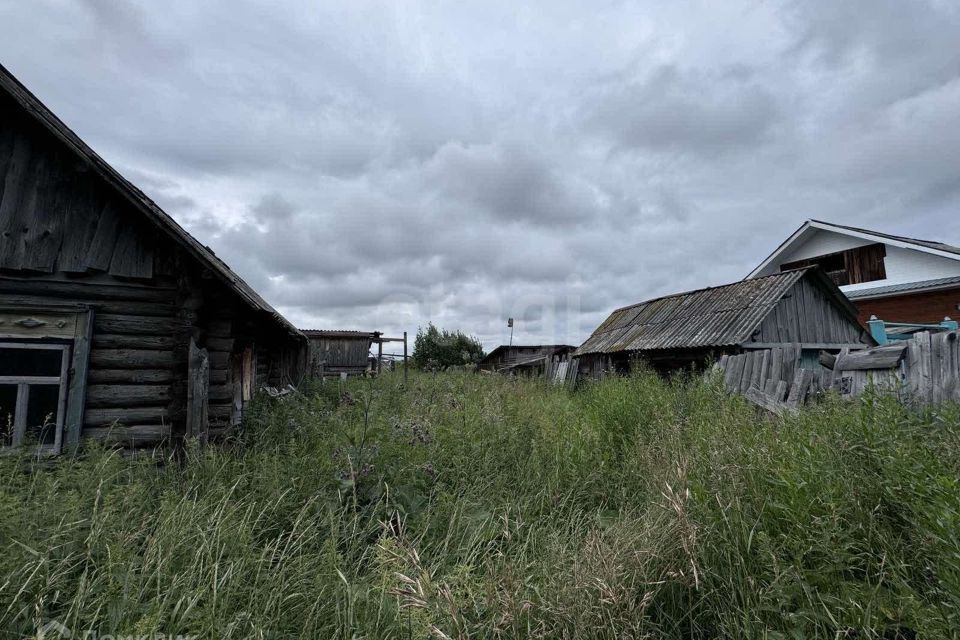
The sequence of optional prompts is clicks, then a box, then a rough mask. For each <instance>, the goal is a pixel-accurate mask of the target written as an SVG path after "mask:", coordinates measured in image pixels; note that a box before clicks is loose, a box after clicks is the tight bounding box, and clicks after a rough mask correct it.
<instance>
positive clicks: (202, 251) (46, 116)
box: [0, 64, 302, 337]
mask: <svg viewBox="0 0 960 640" xmlns="http://www.w3.org/2000/svg"><path fill="white" fill-rule="evenodd" d="M0 89H2V90H3V92H4V93H6V94H7V95H9V96H10V98H11V99H12V100H13V101H14V103H16V104H18V105H20V107H21V108H22V109H23V110H24V111H25V112H27V114H28V115H29V116H30V117H32V118H33V119H34V120H36V121H37V122H38V123H39V124H40V126H42V127H43V128H45V129H47V131H48V132H49V133H51V134H53V136H54V137H55V138H57V139H58V140H59V141H60V142H61V143H62V144H63V145H65V146H66V147H68V148H69V149H70V150H71V151H73V152H74V153H76V154H77V155H78V156H80V157H81V159H83V160H84V161H85V162H87V163H88V164H90V165H91V166H92V168H93V170H94V172H95V173H97V174H98V175H99V176H100V178H102V179H103V180H104V181H105V182H106V183H107V185H108V186H109V187H110V188H112V189H114V190H116V191H117V192H119V194H120V195H121V197H123V198H125V199H126V200H127V201H128V202H130V204H132V205H133V206H134V207H135V208H136V209H138V210H139V211H140V212H141V214H143V215H144V217H146V218H147V219H149V220H150V221H152V222H153V223H154V224H156V225H157V226H159V227H160V229H161V230H162V231H164V232H166V233H168V234H169V235H170V236H171V237H172V239H173V240H174V241H176V242H179V243H180V244H181V245H182V246H183V247H184V248H185V249H186V250H187V252H188V253H190V254H192V255H193V257H194V258H195V259H196V260H198V261H199V262H200V263H201V264H204V265H205V266H207V267H209V268H211V270H212V271H214V272H215V273H216V274H217V275H219V276H220V278H221V279H222V280H223V281H224V283H225V284H226V285H227V286H228V288H230V289H231V290H232V291H233V292H234V293H236V294H237V295H238V296H239V297H240V298H241V299H242V300H243V301H244V302H246V304H247V305H248V306H249V307H252V308H254V309H256V310H258V311H263V312H265V313H267V314H268V315H270V317H271V318H273V319H274V320H275V321H276V322H277V323H278V324H280V325H281V326H283V327H284V328H285V329H286V330H287V331H289V332H290V333H291V334H292V335H295V336H300V337H302V334H300V331H299V330H298V329H297V328H296V327H295V326H294V325H293V324H292V323H291V322H290V321H289V320H287V319H286V318H284V317H283V315H281V314H280V312H279V311H277V310H276V309H274V308H273V307H272V306H271V305H270V303H268V302H267V301H266V300H265V299H264V298H263V297H262V296H261V295H260V294H259V293H258V292H257V291H256V290H255V289H254V288H253V287H251V286H250V285H249V284H248V283H247V282H246V281H245V280H244V279H243V278H242V277H240V275H239V274H237V273H236V272H235V271H233V270H232V269H231V268H230V267H229V266H228V265H227V263H226V262H224V261H223V260H222V259H221V258H220V257H219V256H217V255H216V254H215V253H214V252H213V250H212V249H211V248H210V247H208V246H207V245H205V244H203V243H201V242H200V241H199V240H197V239H196V238H195V237H193V235H191V234H190V233H189V232H188V231H187V230H186V229H184V228H183V227H182V226H181V225H180V223H178V222H177V221H176V220H175V219H174V218H173V217H172V216H171V215H170V214H169V213H167V212H166V211H164V210H163V209H161V208H160V206H159V205H158V204H157V203H156V202H154V201H153V200H152V199H151V198H150V197H149V196H147V195H146V194H145V193H144V192H143V190H142V189H140V188H139V187H137V186H136V185H135V184H133V183H132V182H130V180H128V179H127V178H125V177H124V176H123V175H122V174H121V173H120V172H119V171H117V170H116V169H115V168H114V167H113V166H112V165H111V164H110V163H108V162H107V161H106V160H104V159H103V158H102V157H101V156H100V154H98V153H97V152H96V151H94V150H93V148H91V147H90V145H88V144H87V143H86V142H84V141H83V139H82V138H81V137H80V136H79V135H77V134H76V132H74V131H73V129H71V128H70V127H69V126H67V124H66V123H65V122H64V121H63V120H61V119H60V117H59V116H57V114H55V113H54V112H53V111H52V110H51V109H50V108H49V107H47V106H46V105H45V104H44V103H43V102H42V101H41V100H40V98H38V97H37V96H36V95H34V93H33V92H32V91H30V89H28V88H27V87H26V86H25V85H24V84H23V83H22V82H20V80H18V79H17V77H16V76H14V75H13V74H12V73H11V72H10V71H9V70H8V69H7V68H6V67H5V66H3V65H2V64H0Z"/></svg>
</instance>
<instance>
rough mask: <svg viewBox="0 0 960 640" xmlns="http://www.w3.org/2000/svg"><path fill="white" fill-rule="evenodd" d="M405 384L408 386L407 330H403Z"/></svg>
mask: <svg viewBox="0 0 960 640" xmlns="http://www.w3.org/2000/svg"><path fill="white" fill-rule="evenodd" d="M403 386H404V387H406V386H407V332H406V331H404V332H403Z"/></svg>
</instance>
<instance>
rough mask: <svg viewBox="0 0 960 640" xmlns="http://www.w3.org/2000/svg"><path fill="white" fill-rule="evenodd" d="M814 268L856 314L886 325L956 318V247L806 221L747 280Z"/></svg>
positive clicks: (959, 301) (959, 252)
mask: <svg viewBox="0 0 960 640" xmlns="http://www.w3.org/2000/svg"><path fill="white" fill-rule="evenodd" d="M811 265H818V266H820V267H821V268H822V269H823V270H824V271H826V272H827V274H828V275H829V276H830V277H831V278H832V279H833V281H834V282H835V283H836V284H837V285H838V286H839V287H840V289H841V290H842V291H843V292H844V294H846V296H847V297H848V298H849V299H850V300H851V301H852V302H853V303H854V305H855V306H856V307H857V309H858V315H859V318H860V321H861V322H864V323H865V322H866V321H867V320H869V319H870V317H871V316H877V317H878V318H880V319H882V320H886V321H891V322H909V323H936V322H940V321H942V320H944V318H945V317H949V316H952V317H954V318H955V317H957V314H958V313H960V247H956V246H953V245H950V244H946V243H944V242H938V241H934V240H919V239H916V238H908V237H905V236H899V235H891V234H888V233H880V232H878V231H870V230H868V229H860V228H857V227H849V226H846V225H840V224H834V223H830V222H823V221H820V220H807V221H806V222H804V223H803V224H802V225H800V228H799V229H797V230H796V231H794V232H793V234H791V235H790V237H789V238H787V239H786V240H785V241H784V242H782V243H781V244H780V246H779V247H777V248H776V249H775V250H774V251H773V253H771V254H770V255H769V256H767V257H766V258H764V260H763V261H762V262H761V263H760V264H759V265H758V266H757V267H756V268H755V269H754V270H753V271H751V272H750V274H749V275H747V278H757V277H760V276H767V275H771V274H774V273H778V272H780V271H786V270H790V269H795V268H797V267H804V266H811Z"/></svg>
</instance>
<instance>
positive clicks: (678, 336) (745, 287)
mask: <svg viewBox="0 0 960 640" xmlns="http://www.w3.org/2000/svg"><path fill="white" fill-rule="evenodd" d="M812 270H813V269H812V268H806V269H795V270H792V271H785V272H783V273H777V274H774V275H771V276H765V277H761V278H754V279H752V280H742V281H740V282H734V283H732V284H728V285H723V286H720V287H709V288H706V289H698V290H696V291H688V292H687V293H679V294H674V295H670V296H665V297H662V298H656V299H654V300H647V301H646V302H641V303H638V304H635V305H631V306H629V307H623V308H621V309H617V310H616V311H614V312H613V313H611V314H610V317H608V318H607V319H606V320H604V321H603V323H602V324H601V325H600V326H599V327H597V329H596V331H594V332H593V335H591V336H590V337H589V338H588V339H587V341H586V342H584V343H583V344H582V345H580V347H579V348H578V349H577V350H576V351H575V352H574V355H578V356H580V355H585V354H588V353H616V352H618V351H652V350H657V349H690V348H700V347H719V346H731V345H737V344H741V343H743V342H745V341H746V340H748V339H749V338H750V335H751V334H752V333H753V331H754V330H755V329H756V328H757V326H758V325H759V324H760V322H761V321H762V320H763V319H764V318H765V317H766V316H767V314H768V313H770V312H771V311H772V310H773V308H774V307H775V306H776V304H777V303H778V302H779V301H780V299H781V298H782V297H783V296H784V295H785V294H786V293H787V292H788V291H789V290H790V289H791V288H793V286H794V285H795V284H796V283H797V282H799V281H800V279H801V278H803V277H804V276H805V275H806V274H807V273H808V272H810V271H812Z"/></svg>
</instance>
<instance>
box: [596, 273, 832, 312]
mask: <svg viewBox="0 0 960 640" xmlns="http://www.w3.org/2000/svg"><path fill="white" fill-rule="evenodd" d="M816 268H817V267H816V266H807V267H797V268H796V269H786V270H784V271H778V272H777V273H771V274H769V275H766V276H758V277H756V278H750V280H751V281H757V280H765V279H767V278H782V277H783V276H784V275H785V274H788V273H790V274H792V273H798V272H801V271H810V270H811V269H816ZM743 282H746V280H737V281H736V282H727V283H726V284H718V285H714V286H710V287H701V288H699V289H690V290H689V291H680V292H678V293H670V294H667V295H663V296H657V297H656V298H648V299H646V300H641V301H640V302H635V303H633V304H628V305H624V306H622V307H618V308H616V309H614V310H613V311H612V312H611V313H616V312H617V311H626V310H627V309H631V308H633V307H639V306H640V305H642V304H650V303H652V302H657V301H660V300H667V299H669V298H680V297H683V296H689V295H691V294H694V293H700V292H701V291H711V290H713V289H723V288H725V287H735V286H737V285H739V284H741V283H743Z"/></svg>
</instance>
